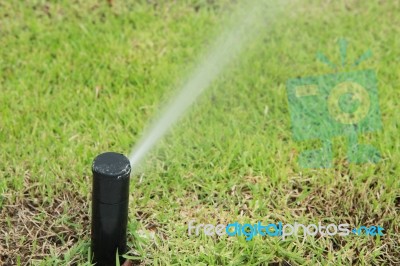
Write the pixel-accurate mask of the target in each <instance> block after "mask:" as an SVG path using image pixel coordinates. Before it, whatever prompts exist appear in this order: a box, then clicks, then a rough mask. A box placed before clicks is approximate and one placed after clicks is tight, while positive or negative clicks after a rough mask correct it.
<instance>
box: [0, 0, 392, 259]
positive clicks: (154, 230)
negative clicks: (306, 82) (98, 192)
mask: <svg viewBox="0 0 400 266" xmlns="http://www.w3.org/2000/svg"><path fill="white" fill-rule="evenodd" d="M156 2H158V1H127V2H126V3H125V2H123V1H117V0H115V1H113V3H114V4H113V6H109V5H108V4H107V1H94V0H90V1H39V0H38V1H33V0H32V1H26V3H22V2H17V1H15V2H5V1H3V2H1V3H0V47H1V49H0V110H1V112H0V151H1V152H0V162H1V163H0V191H1V197H0V208H1V215H0V231H1V234H0V262H2V261H3V262H4V261H6V262H8V263H9V264H17V261H20V262H21V263H22V264H24V263H26V262H27V260H30V262H31V263H33V264H41V265H66V264H79V265H90V263H89V262H88V257H89V250H88V249H89V243H90V227H89V221H88V215H89V207H88V206H89V204H88V203H85V202H86V201H87V200H90V193H91V172H90V171H91V162H92V160H93V158H94V157H95V156H96V155H98V154H99V153H101V152H104V151H116V152H121V153H125V154H127V153H129V152H130V149H131V147H132V145H133V144H134V143H135V142H136V141H137V140H138V139H139V137H140V136H141V133H142V132H143V130H144V129H145V127H146V125H147V124H148V123H149V122H150V121H151V119H152V118H153V117H154V115H156V114H157V113H158V111H159V110H160V108H161V107H162V103H163V102H165V101H166V100H167V99H168V98H169V96H171V95H172V92H173V91H175V89H177V88H178V87H179V85H180V84H182V83H183V82H184V81H185V79H186V78H187V77H188V76H189V75H190V71H191V70H192V69H193V68H194V67H195V65H196V62H197V60H198V59H199V57H200V56H201V55H202V54H203V53H204V51H205V50H206V48H207V47H208V45H209V44H210V43H211V41H212V40H213V39H214V37H215V36H217V35H218V33H219V32H220V31H221V30H222V29H223V22H224V21H226V20H225V19H224V17H227V15H228V14H229V13H230V10H231V9H232V8H233V7H234V4H233V2H234V1H232V2H230V1H228V0H224V1H201V0H197V1H195V0H193V1H189V0H187V1H183V0H182V1H160V2H161V3H158V4H156ZM319 2H320V3H319V4H316V3H312V1H295V2H292V3H290V4H288V6H287V8H286V9H285V12H283V13H280V14H278V15H277V16H276V17H275V18H274V19H272V20H271V21H270V22H269V23H268V24H266V25H265V30H263V31H262V32H261V33H260V35H259V36H258V38H256V39H255V40H254V41H253V42H251V43H250V44H249V45H248V47H247V49H246V51H245V52H244V53H243V54H242V56H241V57H240V58H239V59H238V60H236V61H235V63H234V64H232V65H231V66H230V68H229V69H227V71H226V72H224V74H223V75H222V76H221V77H220V78H219V79H218V80H217V81H216V82H214V83H213V85H212V87H211V88H210V89H209V90H207V92H206V93H205V94H204V95H203V97H202V98H201V99H200V101H199V102H198V103H197V104H195V106H193V108H192V109H191V110H190V112H188V114H187V116H186V117H185V118H184V119H183V120H181V121H180V122H179V124H178V125H177V127H175V128H174V129H173V130H172V132H171V134H169V135H168V136H167V138H165V139H164V140H163V141H162V142H161V143H160V145H158V146H157V148H156V149H155V150H154V152H153V153H152V154H151V155H150V156H149V157H148V160H147V165H148V168H147V170H146V171H145V172H144V174H143V175H142V176H141V177H139V176H133V177H132V182H131V201H130V213H129V215H130V221H129V238H130V240H129V245H130V247H129V249H130V251H129V256H131V257H136V258H137V261H138V262H140V263H142V264H144V265H171V264H174V265H244V264H246V265H268V264H269V263H274V262H277V263H279V262H284V261H285V262H287V263H289V264H292V265H305V264H308V265H318V264H319V265H349V264H351V263H354V264H361V265H382V264H386V265H390V264H392V265H394V264H396V263H400V261H399V258H400V245H399V243H400V228H399V224H400V215H399V208H400V180H399V176H400V167H399V165H400V164H399V161H400V153H399V150H400V141H399V137H398V134H399V132H400V130H399V128H400V122H399V121H400V113H399V112H398V110H399V108H400V105H399V101H398V99H399V97H400V91H399V88H398V87H399V84H400V72H399V70H398V65H399V63H400V50H399V49H398V48H399V47H400V38H399V37H398V36H399V34H400V26H399V25H400V17H399V16H398V14H399V13H400V5H399V4H398V3H396V2H395V1H381V2H379V3H372V2H371V3H370V2H368V3H366V2H365V1H364V2H363V1H347V4H342V3H339V1H319ZM340 38H346V39H347V40H348V41H349V47H348V58H349V60H350V61H351V62H352V61H354V60H355V59H356V58H358V56H360V55H361V54H362V53H363V52H364V51H366V50H367V49H371V50H372V52H373V57H372V58H371V59H370V60H368V61H366V62H364V63H362V64H361V65H360V66H359V67H358V68H356V69H373V70H375V71H376V73H377V77H378V87H379V92H380V108H381V113H382V121H383V130H382V131H381V132H377V133H371V134H367V135H365V136H363V137H362V140H361V141H362V142H364V143H370V144H373V145H374V146H376V147H377V148H379V150H380V151H381V153H382V157H383V160H382V161H381V162H379V163H378V164H376V165H373V164H364V165H352V164H348V163H346V161H345V156H346V140H345V138H344V137H338V138H335V139H334V140H333V141H334V148H335V162H334V163H335V167H334V168H332V169H325V170H310V169H301V168H300V167H299V166H298V164H297V161H296V160H297V157H298V154H299V152H301V151H302V150H304V149H306V148H310V147H312V145H315V144H316V143H314V142H307V143H296V142H294V141H293V139H292V134H291V129H290V119H289V118H290V117H289V113H288V104H287V95H286V89H285V84H286V81H287V80H288V79H290V78H294V77H303V76H310V75H322V74H326V73H334V72H337V71H339V72H340V71H349V70H353V69H352V68H350V67H346V68H343V69H336V70H335V69H331V68H329V67H328V66H325V65H323V64H322V63H320V62H318V61H317V60H316V59H315V58H316V57H315V55H316V53H317V52H318V51H321V52H323V53H324V54H326V55H328V57H329V58H330V60H331V61H333V62H334V63H337V64H339V63H340V54H339V48H338V45H337V41H338V40H339V39H340ZM96 91H97V92H96ZM266 109H268V112H266V111H265V110H266ZM192 219H195V220H196V222H197V223H201V222H202V223H213V224H217V223H219V222H221V223H222V222H226V223H228V222H234V221H241V222H256V221H258V220H261V221H265V222H277V221H282V222H283V223H294V222H296V221H297V222H300V223H304V224H310V223H316V222H318V221H322V222H323V223H324V224H328V223H331V222H332V223H337V224H339V223H342V222H348V223H350V224H352V225H353V226H359V225H374V224H379V225H382V226H384V228H385V230H386V231H385V232H386V234H385V236H384V237H382V238H373V237H355V236H348V237H339V236H335V237H327V238H323V237H315V238H313V237H308V238H307V239H302V238H296V237H290V238H288V240H287V241H280V240H279V239H277V238H271V237H270V238H262V239H261V238H259V237H256V238H255V239H254V240H252V241H250V242H246V241H245V240H244V238H240V237H233V238H226V237H225V238H216V237H205V236H204V235H202V236H198V237H194V236H192V237H189V236H188V234H187V222H188V221H189V220H192ZM30 221H37V222H30ZM41 236H42V238H41Z"/></svg>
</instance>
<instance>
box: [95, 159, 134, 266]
mask: <svg viewBox="0 0 400 266" xmlns="http://www.w3.org/2000/svg"><path fill="white" fill-rule="evenodd" d="M92 172H93V192H92V243H91V252H92V255H93V262H94V263H96V265H97V266H111V265H116V257H117V252H118V256H119V261H120V262H121V263H123V261H124V258H123V257H122V256H121V255H123V254H124V253H125V252H126V227H127V222H128V205H129V180H130V173H131V165H130V162H129V160H128V158H126V157H125V156H124V155H122V154H119V153H115V152H106V153H103V154H100V155H99V156H97V157H96V158H95V159H94V161H93V165H92Z"/></svg>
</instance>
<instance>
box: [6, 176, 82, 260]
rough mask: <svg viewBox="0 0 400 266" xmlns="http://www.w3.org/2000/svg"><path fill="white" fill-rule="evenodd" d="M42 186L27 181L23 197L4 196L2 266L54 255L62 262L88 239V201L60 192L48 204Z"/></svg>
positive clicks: (75, 195)
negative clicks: (86, 237) (71, 249)
mask: <svg viewBox="0 0 400 266" xmlns="http://www.w3.org/2000/svg"><path fill="white" fill-rule="evenodd" d="M38 185H39V184H37V183H35V182H33V181H32V180H30V178H29V177H27V178H25V186H24V187H25V188H26V189H25V190H24V191H23V192H22V193H20V194H19V195H17V196H14V197H13V195H11V192H9V193H8V194H5V195H4V196H5V199H6V200H5V202H3V207H2V209H1V213H0V264H1V265H16V264H17V262H18V261H19V262H20V263H21V264H22V265H26V264H29V263H32V262H34V261H35V260H42V259H44V258H46V257H47V256H49V255H50V254H53V255H54V256H56V257H59V258H62V256H63V254H64V253H65V252H66V251H68V250H69V249H70V248H71V247H72V246H73V245H74V244H76V243H77V241H78V239H81V238H82V237H85V236H86V235H87V232H88V228H89V216H88V211H89V208H88V201H87V200H86V199H85V198H84V197H82V196H81V195H79V194H78V193H77V192H73V191H71V190H68V189H67V188H63V189H57V190H56V191H55V195H54V196H52V197H51V200H48V201H47V200H46V197H43V194H42V193H41V192H40V191H39V186H38ZM77 259H78V258H77ZM70 264H74V260H72V261H71V262H70Z"/></svg>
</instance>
